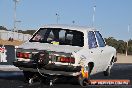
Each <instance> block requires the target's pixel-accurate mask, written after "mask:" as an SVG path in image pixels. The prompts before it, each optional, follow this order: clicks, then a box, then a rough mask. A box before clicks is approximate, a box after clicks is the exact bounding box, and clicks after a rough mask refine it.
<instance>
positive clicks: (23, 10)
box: [0, 0, 132, 40]
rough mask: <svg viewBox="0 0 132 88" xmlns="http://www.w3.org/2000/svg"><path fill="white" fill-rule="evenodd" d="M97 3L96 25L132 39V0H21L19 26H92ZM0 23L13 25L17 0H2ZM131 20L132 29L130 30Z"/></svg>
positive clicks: (107, 34) (111, 34) (105, 32)
mask: <svg viewBox="0 0 132 88" xmlns="http://www.w3.org/2000/svg"><path fill="white" fill-rule="evenodd" d="M95 4H96V12H95V23H94V25H95V27H96V28H98V29H99V30H100V31H101V33H102V34H103V36H104V37H114V38H116V39H121V40H127V39H130V38H131V39H132V0H20V1H19V3H18V4H17V20H20V21H21V23H18V24H17V28H19V29H22V30H26V29H37V28H39V27H41V26H43V25H44V24H55V23H56V13H58V14H59V23H60V24H72V21H75V24H76V25H81V26H83V25H84V26H92V15H93V6H94V5H95ZM0 11H1V12H0V25H2V26H5V27H7V28H8V29H12V28H13V12H14V2H13V0H0ZM128 24H130V31H129V33H128V31H127V30H128Z"/></svg>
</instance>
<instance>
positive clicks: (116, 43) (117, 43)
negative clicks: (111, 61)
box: [105, 37, 132, 55]
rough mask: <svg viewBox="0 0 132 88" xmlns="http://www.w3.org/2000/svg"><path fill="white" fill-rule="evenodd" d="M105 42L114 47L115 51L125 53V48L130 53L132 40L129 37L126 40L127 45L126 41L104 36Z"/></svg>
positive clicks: (131, 51) (131, 53)
mask: <svg viewBox="0 0 132 88" xmlns="http://www.w3.org/2000/svg"><path fill="white" fill-rule="evenodd" d="M105 42H106V44H107V45H109V46H113V47H115V48H116V50H117V53H122V54H125V53H126V50H127V52H128V54H129V55H132V40H131V39H130V40H129V41H128V47H127V42H126V41H123V40H116V39H114V38H113V37H109V38H105Z"/></svg>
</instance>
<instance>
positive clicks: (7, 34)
mask: <svg viewBox="0 0 132 88" xmlns="http://www.w3.org/2000/svg"><path fill="white" fill-rule="evenodd" d="M9 38H13V39H14V40H20V41H27V40H29V39H30V38H31V35H29V34H22V33H17V32H12V31H5V30H0V39H2V40H9Z"/></svg>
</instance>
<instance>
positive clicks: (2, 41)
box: [0, 40, 24, 46]
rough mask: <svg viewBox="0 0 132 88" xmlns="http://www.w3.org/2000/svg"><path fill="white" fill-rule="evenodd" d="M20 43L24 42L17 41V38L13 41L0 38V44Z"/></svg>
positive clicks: (15, 44)
mask: <svg viewBox="0 0 132 88" xmlns="http://www.w3.org/2000/svg"><path fill="white" fill-rule="evenodd" d="M22 43H24V42H23V41H18V40H14V41H8V40H0V45H14V46H18V45H21V44H22Z"/></svg>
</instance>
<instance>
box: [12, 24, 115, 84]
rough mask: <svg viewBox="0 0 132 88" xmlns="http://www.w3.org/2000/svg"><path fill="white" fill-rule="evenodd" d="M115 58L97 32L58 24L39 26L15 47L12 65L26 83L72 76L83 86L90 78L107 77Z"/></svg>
mask: <svg viewBox="0 0 132 88" xmlns="http://www.w3.org/2000/svg"><path fill="white" fill-rule="evenodd" d="M116 57H117V56H116V49H115V48H113V47H111V46H107V45H105V42H104V39H103V38H102V35H101V34H100V32H99V31H97V30H96V29H93V28H88V27H82V26H70V25H59V24H58V25H45V26H44V27H41V28H40V29H39V30H37V31H36V32H35V33H34V34H33V36H32V38H31V39H30V40H29V41H27V42H26V43H24V44H22V45H20V46H18V47H17V48H16V61H14V62H13V64H14V65H15V66H16V67H19V68H20V69H21V70H23V73H24V75H25V77H26V79H27V80H28V81H29V83H32V82H33V79H34V78H42V77H44V78H45V79H49V78H50V80H52V79H53V80H54V77H58V78H59V77H60V75H64V76H75V77H76V78H78V81H79V83H80V85H81V86H86V85H87V83H88V82H89V80H90V79H89V78H90V75H93V74H96V73H99V72H104V75H106V76H108V75H110V69H111V67H112V66H113V64H114V62H115V61H116V60H117V58H116Z"/></svg>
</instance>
